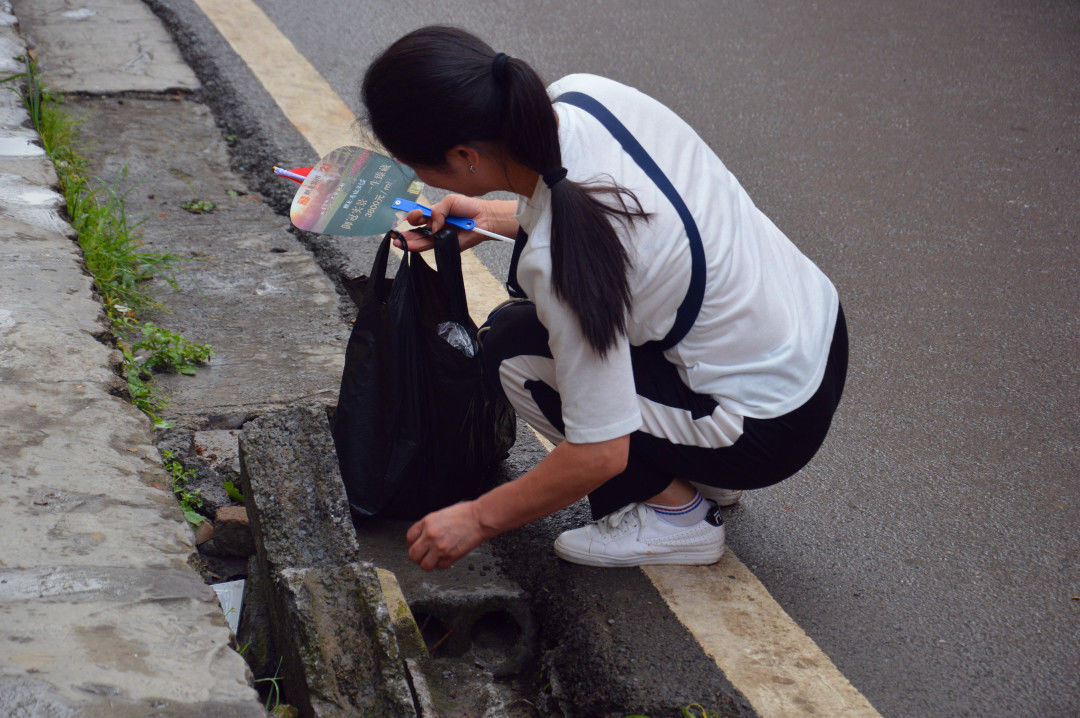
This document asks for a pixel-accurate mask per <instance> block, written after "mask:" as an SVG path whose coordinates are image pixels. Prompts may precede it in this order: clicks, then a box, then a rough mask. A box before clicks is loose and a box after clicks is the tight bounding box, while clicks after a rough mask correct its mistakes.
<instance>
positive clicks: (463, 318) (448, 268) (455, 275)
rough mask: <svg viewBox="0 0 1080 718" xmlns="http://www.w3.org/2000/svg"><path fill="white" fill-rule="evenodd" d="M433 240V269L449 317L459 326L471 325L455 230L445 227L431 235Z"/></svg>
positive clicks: (459, 246)
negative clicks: (448, 305)
mask: <svg viewBox="0 0 1080 718" xmlns="http://www.w3.org/2000/svg"><path fill="white" fill-rule="evenodd" d="M433 239H434V240H435V267H436V269H438V275H439V280H440V281H441V282H442V285H443V288H444V289H445V290H446V298H447V301H448V302H449V303H450V313H451V316H453V317H454V319H455V320H456V321H457V322H458V323H459V324H464V325H470V326H471V325H472V319H471V318H470V317H469V300H468V298H467V297H466V295H465V278H464V277H462V276H461V245H460V244H458V235H457V230H456V229H454V228H453V227H451V226H450V225H447V226H445V227H443V228H442V229H440V230H439V231H438V232H436V233H435V234H434V235H433Z"/></svg>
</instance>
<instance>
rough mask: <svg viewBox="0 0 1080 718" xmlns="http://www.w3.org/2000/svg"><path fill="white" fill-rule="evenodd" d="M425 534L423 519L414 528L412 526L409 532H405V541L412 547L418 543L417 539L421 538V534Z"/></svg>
mask: <svg viewBox="0 0 1080 718" xmlns="http://www.w3.org/2000/svg"><path fill="white" fill-rule="evenodd" d="M423 532H424V521H423V519H421V520H420V521H417V522H416V523H414V524H413V525H412V526H410V527H409V530H408V531H406V532H405V541H406V543H408V544H409V545H410V546H412V545H413V543H415V542H416V539H418V538H420V534H421V533H423Z"/></svg>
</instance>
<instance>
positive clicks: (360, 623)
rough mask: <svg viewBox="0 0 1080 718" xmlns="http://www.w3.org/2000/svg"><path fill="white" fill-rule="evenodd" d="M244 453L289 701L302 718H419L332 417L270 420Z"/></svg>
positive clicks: (243, 442) (290, 414)
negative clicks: (355, 520) (352, 508)
mask: <svg viewBox="0 0 1080 718" xmlns="http://www.w3.org/2000/svg"><path fill="white" fill-rule="evenodd" d="M239 445H240V467H241V471H240V482H241V487H242V490H243V493H244V496H245V499H246V506H247V508H248V515H249V517H250V519H251V528H252V535H253V537H254V540H255V548H256V557H257V560H256V561H255V565H254V567H253V568H254V571H253V572H252V574H253V575H257V576H259V577H260V578H259V580H261V581H263V582H264V584H263V586H262V589H263V591H264V592H265V595H266V598H267V609H268V610H267V613H268V616H269V621H268V624H269V626H270V641H271V643H272V645H273V646H274V649H275V650H276V651H277V652H278V654H279V655H280V656H281V657H282V658H283V661H284V662H283V664H282V669H281V672H280V674H281V675H282V676H283V679H284V680H283V683H284V690H283V693H284V696H285V699H286V700H287V701H288V702H290V703H292V704H293V705H296V706H297V707H299V708H300V712H301V714H303V715H317V716H336V715H342V716H344V715H356V714H365V713H371V714H374V715H395V716H397V715H415V714H416V713H415V708H414V707H413V702H412V693H411V691H410V689H409V683H408V680H407V679H406V677H405V673H404V663H403V662H402V660H401V657H400V652H399V649H398V644H397V638H396V635H395V629H394V626H393V624H392V623H391V620H390V615H389V611H388V609H387V606H386V603H385V601H384V600H383V595H382V590H381V587H380V583H379V579H378V577H377V575H376V573H375V568H374V566H372V565H371V564H369V563H366V562H363V561H361V560H360V547H359V545H358V544H357V542H356V533H355V530H354V528H353V524H352V518H351V516H350V512H349V505H348V502H347V500H346V498H345V487H344V484H343V483H342V480H341V474H340V472H339V471H338V465H337V455H336V453H335V451H334V443H333V439H332V437H331V435H330V425H329V422H328V420H327V415H326V410H325V408H323V407H321V406H299V407H293V408H289V409H283V410H279V411H275V412H271V413H267V414H264V415H262V416H260V417H258V418H256V419H253V420H251V421H249V422H248V423H247V424H246V425H245V426H244V429H243V431H242V432H241V434H240V442H239ZM246 620H247V619H246V618H245V616H241V627H240V633H241V635H243V636H245V638H246V637H248V636H250V635H251V634H252V633H253V632H252V631H251V630H250V627H249V626H248V625H245V621H246Z"/></svg>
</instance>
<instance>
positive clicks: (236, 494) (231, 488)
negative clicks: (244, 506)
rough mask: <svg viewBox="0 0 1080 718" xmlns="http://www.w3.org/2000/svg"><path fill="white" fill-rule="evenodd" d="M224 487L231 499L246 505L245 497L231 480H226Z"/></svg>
mask: <svg viewBox="0 0 1080 718" xmlns="http://www.w3.org/2000/svg"><path fill="white" fill-rule="evenodd" d="M223 485H224V486H225V493H227V494H228V495H229V498H230V499H232V500H233V501H239V502H240V503H244V495H243V494H242V493H240V489H238V488H236V484H234V483H233V482H232V480H231V479H226V480H225V483H224V484H223Z"/></svg>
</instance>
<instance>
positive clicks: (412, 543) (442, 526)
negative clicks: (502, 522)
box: [405, 501, 490, 571]
mask: <svg viewBox="0 0 1080 718" xmlns="http://www.w3.org/2000/svg"><path fill="white" fill-rule="evenodd" d="M486 538H490V536H489V535H488V534H487V532H485V531H484V529H483V527H482V526H481V524H480V517H479V514H478V513H477V508H476V503H475V502H474V501H462V502H461V503H458V504H454V505H453V506H448V507H446V508H445V509H440V510H438V511H433V512H431V513H430V514H428V515H427V516H425V517H424V518H422V519H420V520H419V521H417V522H416V523H415V524H413V525H412V527H411V528H410V529H409V532H408V533H407V534H406V535H405V540H406V541H408V542H409V558H410V559H412V560H413V562H414V563H416V564H417V565H419V566H420V568H422V569H424V570H425V571H431V570H432V569H436V568H447V567H449V566H450V564H452V563H454V561H457V560H458V559H459V558H461V557H462V556H464V555H465V554H467V553H469V551H472V550H473V549H474V548H476V547H477V546H479V545H480V544H481V543H482V542H483V541H484V539H486Z"/></svg>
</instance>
